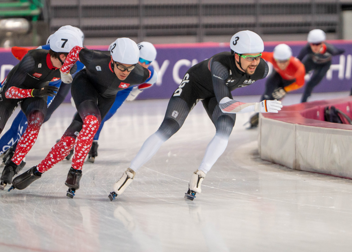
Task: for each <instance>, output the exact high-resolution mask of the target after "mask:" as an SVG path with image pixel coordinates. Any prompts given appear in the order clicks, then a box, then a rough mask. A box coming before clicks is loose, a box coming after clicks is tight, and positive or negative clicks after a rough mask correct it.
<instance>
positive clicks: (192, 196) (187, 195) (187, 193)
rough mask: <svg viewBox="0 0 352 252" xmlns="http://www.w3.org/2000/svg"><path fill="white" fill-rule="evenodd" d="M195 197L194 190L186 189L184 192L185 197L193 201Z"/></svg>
mask: <svg viewBox="0 0 352 252" xmlns="http://www.w3.org/2000/svg"><path fill="white" fill-rule="evenodd" d="M195 198H196V192H195V191H191V190H190V189H188V191H187V192H186V193H185V199H189V200H192V201H193V200H194V199H195Z"/></svg>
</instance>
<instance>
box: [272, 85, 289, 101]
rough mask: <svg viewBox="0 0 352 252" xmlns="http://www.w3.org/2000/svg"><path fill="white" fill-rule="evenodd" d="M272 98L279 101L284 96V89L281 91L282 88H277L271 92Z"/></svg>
mask: <svg viewBox="0 0 352 252" xmlns="http://www.w3.org/2000/svg"><path fill="white" fill-rule="evenodd" d="M272 95H273V97H274V98H275V99H276V100H281V99H282V98H284V97H285V95H286V91H285V89H283V88H282V87H279V88H277V89H275V90H274V92H273V94H272Z"/></svg>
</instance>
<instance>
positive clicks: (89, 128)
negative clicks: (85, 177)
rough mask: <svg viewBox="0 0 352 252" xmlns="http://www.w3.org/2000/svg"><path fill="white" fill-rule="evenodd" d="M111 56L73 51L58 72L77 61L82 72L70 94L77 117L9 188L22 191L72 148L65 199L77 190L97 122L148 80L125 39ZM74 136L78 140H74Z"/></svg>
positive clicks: (132, 44)
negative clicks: (129, 91) (119, 97)
mask: <svg viewBox="0 0 352 252" xmlns="http://www.w3.org/2000/svg"><path fill="white" fill-rule="evenodd" d="M109 50H110V54H111V56H108V55H106V54H105V53H102V52H97V51H92V50H88V49H85V48H82V47H79V46H76V47H74V48H73V49H72V50H71V51H70V53H69V54H68V56H67V59H66V61H65V64H64V65H63V66H62V68H61V72H62V73H63V74H64V75H69V71H70V68H71V67H72V66H73V64H74V63H75V62H76V61H77V60H80V61H81V62H82V63H83V64H84V65H85V67H86V68H85V69H83V70H82V71H80V72H79V73H78V74H77V75H76V76H75V78H74V80H73V82H72V88H71V93H72V97H73V100H74V102H75V105H76V108H77V113H76V115H75V116H74V118H73V121H72V123H71V125H70V126H69V127H68V128H67V129H66V131H65V133H64V135H63V136H62V137H61V139H60V141H59V142H58V143H56V144H55V146H54V147H53V148H52V149H51V150H50V152H49V154H48V155H47V156H46V157H45V159H44V160H42V161H41V162H40V163H39V164H38V165H37V166H34V167H32V168H31V169H29V170H28V171H26V172H25V173H23V174H21V175H20V176H18V177H16V178H15V179H14V181H13V183H12V186H13V187H14V188H17V189H24V188H26V187H27V186H28V185H29V184H31V183H32V182H33V181H35V180H37V179H39V178H40V177H41V174H42V173H44V172H46V171H47V170H49V169H50V168H52V167H53V166H54V165H55V164H56V163H58V162H60V161H61V160H63V159H64V158H65V157H66V156H67V155H68V154H69V152H70V150H71V149H72V148H73V146H74V155H73V158H72V167H71V168H70V170H69V172H68V174H67V180H66V182H65V184H66V186H68V187H69V191H68V193H67V196H68V197H71V198H72V197H73V196H74V192H75V190H77V189H78V188H79V181H80V179H81V177H82V166H83V162H84V160H85V158H86V156H87V154H88V152H89V149H90V147H91V145H92V142H93V137H94V135H95V133H96V132H97V130H98V128H99V125H100V122H101V119H102V118H104V116H105V114H106V113H107V112H108V111H109V109H110V107H111V106H112V104H113V103H114V101H115V97H116V94H117V92H118V91H120V90H124V89H126V88H128V87H130V86H133V85H137V84H141V83H143V82H145V81H146V80H147V79H148V77H149V76H150V72H149V70H148V69H145V68H143V67H142V66H141V65H139V64H137V62H138V59H139V50H138V46H137V44H136V43H135V42H134V41H132V40H131V39H129V38H119V39H117V40H116V41H115V42H113V43H112V44H111V45H110V47H109ZM77 134H78V136H77Z"/></svg>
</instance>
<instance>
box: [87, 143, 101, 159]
mask: <svg viewBox="0 0 352 252" xmlns="http://www.w3.org/2000/svg"><path fill="white" fill-rule="evenodd" d="M98 147H99V144H98V142H95V141H93V143H92V147H91V148H90V151H89V153H88V159H87V161H88V162H91V163H94V161H95V157H97V156H98Z"/></svg>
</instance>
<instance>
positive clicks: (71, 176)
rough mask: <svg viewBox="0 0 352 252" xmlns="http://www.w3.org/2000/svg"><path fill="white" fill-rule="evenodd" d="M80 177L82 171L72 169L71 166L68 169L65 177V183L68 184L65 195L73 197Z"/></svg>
mask: <svg viewBox="0 0 352 252" xmlns="http://www.w3.org/2000/svg"><path fill="white" fill-rule="evenodd" d="M81 178H82V171H81V170H76V169H73V168H72V167H71V168H70V170H69V171H68V174H67V179H66V182H65V185H66V186H68V190H67V193H66V196H67V197H69V198H71V199H72V198H73V197H74V196H75V193H76V190H77V189H79V181H80V180H81Z"/></svg>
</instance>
